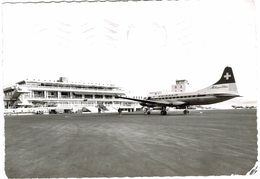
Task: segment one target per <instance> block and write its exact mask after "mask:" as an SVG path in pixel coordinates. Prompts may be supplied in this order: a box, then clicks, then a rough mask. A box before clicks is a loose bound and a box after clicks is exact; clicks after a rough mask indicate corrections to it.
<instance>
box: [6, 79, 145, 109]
mask: <svg viewBox="0 0 260 179" xmlns="http://www.w3.org/2000/svg"><path fill="white" fill-rule="evenodd" d="M116 95H126V94H125V91H124V90H122V89H121V88H120V87H117V86H115V85H112V84H96V83H75V82H70V81H68V79H67V78H65V77H60V78H59V80H57V81H50V80H49V81H47V80H43V81H41V80H22V81H19V82H17V83H16V84H15V85H11V86H9V87H6V88H4V105H5V112H7V113H8V112H10V111H14V109H20V110H21V109H23V111H25V109H34V111H35V110H36V109H44V110H45V112H46V110H48V111H49V112H50V111H52V112H56V113H57V112H59V113H63V112H79V111H83V112H84V111H85V112H116V111H117V110H118V109H119V108H120V109H122V110H125V111H135V110H136V109H138V108H140V107H141V106H140V105H139V104H138V103H137V102H134V101H129V100H125V99H116V98H115V96H116Z"/></svg>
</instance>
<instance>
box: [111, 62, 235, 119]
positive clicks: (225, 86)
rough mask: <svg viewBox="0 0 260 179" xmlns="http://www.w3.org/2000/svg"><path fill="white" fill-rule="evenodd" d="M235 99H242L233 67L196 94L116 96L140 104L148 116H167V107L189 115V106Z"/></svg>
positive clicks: (226, 69)
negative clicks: (157, 111) (156, 111)
mask: <svg viewBox="0 0 260 179" xmlns="http://www.w3.org/2000/svg"><path fill="white" fill-rule="evenodd" d="M235 97H240V95H239V94H238V91H237V86H236V82H235V77H234V74H233V71H232V68H231V67H226V68H225V69H224V72H223V74H222V76H221V78H220V79H219V80H218V81H217V82H216V83H214V84H213V85H211V86H209V87H207V88H204V89H201V90H198V91H195V92H183V93H176V94H172V93H171V94H162V95H154V96H149V97H147V98H145V99H135V98H129V97H126V96H119V95H117V96H116V98H122V99H128V100H133V101H138V102H140V105H141V106H143V107H144V109H145V113H146V114H150V113H151V111H152V110H161V115H166V114H167V107H175V108H176V109H184V111H183V113H184V114H188V113H189V110H188V108H189V106H192V105H208V104H214V103H219V102H223V101H226V100H229V99H232V98H235Z"/></svg>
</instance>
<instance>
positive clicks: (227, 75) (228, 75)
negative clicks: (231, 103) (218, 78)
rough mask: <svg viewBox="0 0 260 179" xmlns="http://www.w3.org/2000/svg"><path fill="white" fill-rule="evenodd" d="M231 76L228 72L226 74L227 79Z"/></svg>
mask: <svg viewBox="0 0 260 179" xmlns="http://www.w3.org/2000/svg"><path fill="white" fill-rule="evenodd" d="M230 77H231V75H230V74H229V73H228V72H227V73H226V75H224V78H226V80H228V79H229V78H230Z"/></svg>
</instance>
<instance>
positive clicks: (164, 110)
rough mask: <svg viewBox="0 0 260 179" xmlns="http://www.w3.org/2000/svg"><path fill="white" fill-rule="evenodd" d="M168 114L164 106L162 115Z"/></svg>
mask: <svg viewBox="0 0 260 179" xmlns="http://www.w3.org/2000/svg"><path fill="white" fill-rule="evenodd" d="M166 114H167V111H166V107H162V110H161V115H166Z"/></svg>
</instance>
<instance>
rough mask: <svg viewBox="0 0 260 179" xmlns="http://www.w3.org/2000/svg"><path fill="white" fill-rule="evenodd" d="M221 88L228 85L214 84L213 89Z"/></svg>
mask: <svg viewBox="0 0 260 179" xmlns="http://www.w3.org/2000/svg"><path fill="white" fill-rule="evenodd" d="M221 88H228V85H213V86H212V87H211V89H221Z"/></svg>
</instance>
